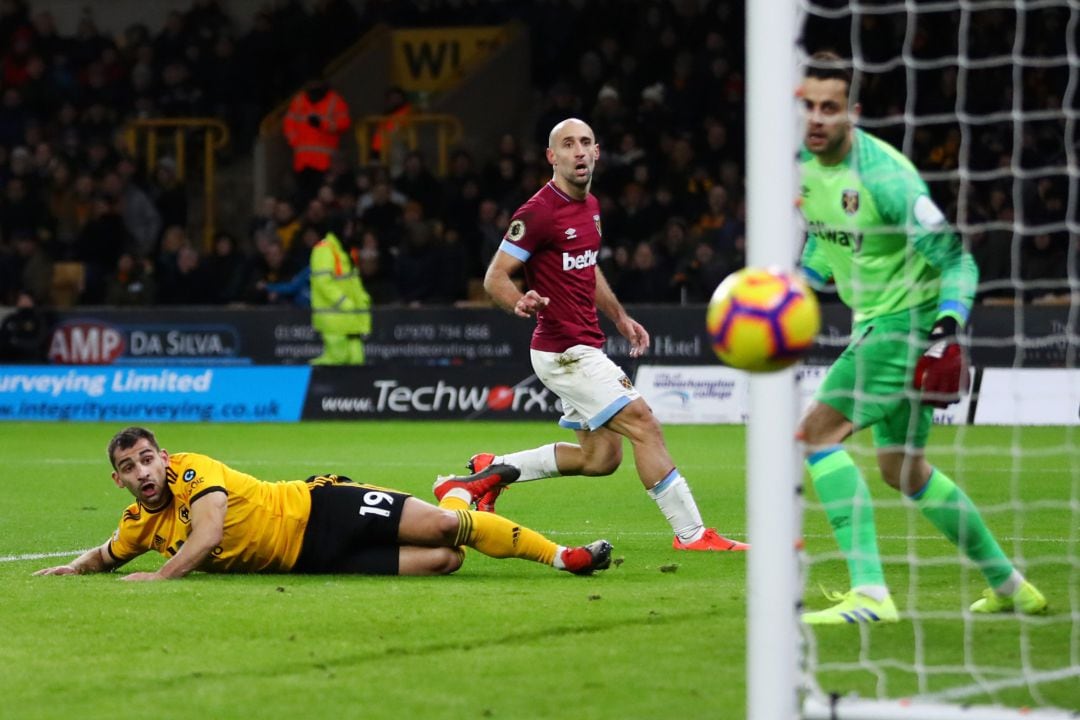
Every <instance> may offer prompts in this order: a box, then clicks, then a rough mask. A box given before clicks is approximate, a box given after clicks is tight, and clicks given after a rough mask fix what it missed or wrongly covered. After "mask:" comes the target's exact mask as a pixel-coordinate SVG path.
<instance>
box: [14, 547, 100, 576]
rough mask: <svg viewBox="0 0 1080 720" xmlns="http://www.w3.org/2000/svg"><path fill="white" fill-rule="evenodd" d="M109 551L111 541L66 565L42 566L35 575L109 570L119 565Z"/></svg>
mask: <svg viewBox="0 0 1080 720" xmlns="http://www.w3.org/2000/svg"><path fill="white" fill-rule="evenodd" d="M119 564H120V562H119V561H117V560H116V558H114V557H113V556H112V554H111V553H110V552H109V541H108V540H106V541H105V542H104V543H102V544H101V545H99V546H97V547H95V548H91V549H89V550H87V551H86V552H84V553H83V554H82V555H80V556H79V557H77V558H75V559H74V560H72V561H71V562H69V563H68V564H66V565H57V566H55V567H49V568H42V569H41V570H38V571H37V572H35V573H34V574H35V575H87V574H89V573H99V572H108V571H110V570H112V569H113V568H114V567H116V566H117V565H119Z"/></svg>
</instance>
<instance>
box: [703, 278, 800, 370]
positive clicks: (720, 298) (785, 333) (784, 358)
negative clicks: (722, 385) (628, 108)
mask: <svg viewBox="0 0 1080 720" xmlns="http://www.w3.org/2000/svg"><path fill="white" fill-rule="evenodd" d="M705 327H706V329H707V331H708V333H709V341H710V342H711V343H712V347H713V351H714V352H715V353H716V356H717V357H719V358H720V360H721V361H722V362H724V363H725V364H727V365H730V366H731V367H734V368H739V369H740V370H749V371H751V372H773V371H776V370H781V369H783V368H786V367H788V366H790V365H792V364H794V363H795V362H797V361H798V360H799V358H801V357H802V356H803V354H805V353H806V351H807V350H809V349H810V346H811V345H813V344H814V338H815V337H817V333H818V330H819V329H820V327H821V312H820V310H819V308H818V301H817V297H816V296H815V295H814V291H813V290H811V289H810V286H808V285H807V284H806V282H805V281H803V280H802V278H800V277H798V276H797V275H795V274H794V273H789V272H784V271H782V270H779V269H776V268H743V269H742V270H739V271H737V272H734V273H732V274H731V275H728V276H727V277H726V278H725V279H724V281H723V282H722V283H720V285H718V286H717V288H716V290H715V292H713V296H712V299H711V300H709V308H708V312H707V314H706V317H705Z"/></svg>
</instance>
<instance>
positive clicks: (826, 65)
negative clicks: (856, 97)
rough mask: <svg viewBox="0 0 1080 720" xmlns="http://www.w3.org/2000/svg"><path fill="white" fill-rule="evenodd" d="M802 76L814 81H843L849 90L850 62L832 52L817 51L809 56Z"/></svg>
mask: <svg viewBox="0 0 1080 720" xmlns="http://www.w3.org/2000/svg"><path fill="white" fill-rule="evenodd" d="M803 74H804V75H805V76H806V77H808V78H814V79H815V80H843V81H844V83H845V84H846V85H847V87H848V90H851V62H850V61H848V60H845V59H844V58H842V57H840V56H839V55H838V54H836V53H835V52H833V51H832V50H818V51H817V52H816V53H814V54H813V55H811V56H810V57H809V59H807V61H806V70H805V71H804V72H803Z"/></svg>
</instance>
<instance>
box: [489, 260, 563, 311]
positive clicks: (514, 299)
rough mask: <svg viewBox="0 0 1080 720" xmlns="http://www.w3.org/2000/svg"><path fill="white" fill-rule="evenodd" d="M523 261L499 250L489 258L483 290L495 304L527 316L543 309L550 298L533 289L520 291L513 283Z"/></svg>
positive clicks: (523, 264) (522, 265)
mask: <svg viewBox="0 0 1080 720" xmlns="http://www.w3.org/2000/svg"><path fill="white" fill-rule="evenodd" d="M524 266H525V263H524V262H522V261H521V260H519V259H517V258H516V257H514V256H513V255H511V254H510V253H507V252H503V251H501V250H499V251H496V253H495V257H493V258H491V263H490V264H489V265H488V269H487V272H486V273H484V290H486V291H487V294H488V295H489V296H490V297H491V299H492V300H494V301H495V304H496V305H498V306H499V307H501V308H502V309H503V310H506V311H507V312H512V313H514V314H515V315H517V316H518V317H529V316H531V315H535V314H536V313H537V312H539V311H540V310H543V309H544V308H545V307H547V306H548V303H549V302H551V299H550V298H546V297H543V296H541V295H540V293H538V292H536V291H535V290H529V291H528V292H525V293H522V292H521V291H520V290H518V288H517V285H515V284H514V280H513V276H514V275H515V274H517V273H518V272H519V271H520V270H521V268H522V267H524Z"/></svg>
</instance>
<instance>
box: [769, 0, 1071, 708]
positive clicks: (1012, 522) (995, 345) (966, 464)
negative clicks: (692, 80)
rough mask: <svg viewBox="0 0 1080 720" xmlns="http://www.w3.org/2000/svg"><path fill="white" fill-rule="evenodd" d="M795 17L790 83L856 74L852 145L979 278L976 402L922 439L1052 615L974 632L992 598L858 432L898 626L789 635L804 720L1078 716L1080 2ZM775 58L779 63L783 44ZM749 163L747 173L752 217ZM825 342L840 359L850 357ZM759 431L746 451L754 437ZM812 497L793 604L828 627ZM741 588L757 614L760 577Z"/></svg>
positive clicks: (834, 556) (1033, 0) (824, 525)
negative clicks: (822, 74) (884, 152)
mask: <svg viewBox="0 0 1080 720" xmlns="http://www.w3.org/2000/svg"><path fill="white" fill-rule="evenodd" d="M755 4H756V3H755ZM797 7H798V12H797V14H796V24H797V25H798V33H799V42H798V43H797V45H796V47H797V49H796V50H795V53H794V56H793V57H791V58H790V60H791V64H792V65H793V66H799V67H801V66H802V64H803V63H804V62H805V61H806V60H807V58H808V57H809V55H810V54H812V53H814V52H815V51H818V50H832V51H835V52H837V53H838V54H839V55H840V56H841V57H843V58H845V60H846V61H847V62H849V67H850V69H851V70H852V72H853V82H852V102H858V103H860V104H861V106H862V113H861V116H860V119H859V121H858V124H859V126H860V127H861V128H863V129H865V130H867V131H869V132H871V133H873V134H875V135H877V136H878V137H880V138H882V139H883V140H885V141H887V142H889V143H890V144H892V145H893V146H894V147H896V148H897V149H899V150H901V151H902V152H903V153H904V155H905V156H906V157H908V158H909V159H910V160H911V161H912V162H913V163H914V164H915V166H916V167H917V168H918V169H919V171H920V173H921V174H922V176H923V178H924V179H925V180H926V182H927V184H928V185H929V187H930V191H931V194H932V195H933V197H934V199H935V201H936V202H937V204H938V205H939V206H940V207H941V208H942V209H943V210H945V212H946V215H947V216H948V218H949V221H950V222H951V223H952V225H953V226H954V228H955V230H956V232H957V233H958V234H959V235H960V236H961V237H962V238H963V240H964V243H965V245H966V246H967V247H968V248H969V250H970V251H971V252H972V254H973V255H974V257H975V259H976V262H977V264H978V265H979V269H980V283H979V287H978V295H977V298H976V308H975V310H974V311H973V314H972V319H971V323H970V328H971V338H970V349H971V354H972V357H973V365H974V375H973V377H974V380H973V386H972V393H971V395H970V397H969V398H968V399H966V400H965V401H964V402H963V403H961V404H960V405H954V406H952V407H951V408H950V409H949V410H947V411H945V412H941V413H938V416H937V420H938V421H939V422H940V423H945V424H948V427H943V426H942V425H935V427H934V428H933V429H932V431H931V434H930V440H929V444H928V446H927V457H928V459H929V460H930V462H931V464H933V465H935V466H936V467H940V468H941V469H942V470H943V471H944V472H946V473H947V474H948V475H949V477H951V478H952V479H953V480H954V481H955V483H956V485H957V486H958V487H960V488H961V489H963V490H964V491H965V492H966V493H967V494H968V495H969V496H970V497H971V498H972V500H973V502H974V504H975V505H976V506H977V507H978V508H979V510H980V512H981V513H982V515H983V519H984V520H985V521H986V525H987V526H988V527H989V528H990V530H991V532H992V533H993V534H994V535H995V536H996V538H997V541H998V543H999V544H1000V545H1001V547H1002V549H1003V550H1004V552H1005V554H1006V555H1007V556H1009V558H1010V559H1011V560H1012V561H1013V563H1014V564H1015V566H1016V568H1017V569H1018V570H1019V571H1020V572H1022V573H1023V574H1024V575H1025V576H1026V577H1027V578H1028V579H1030V580H1031V581H1032V582H1034V583H1035V584H1036V585H1038V587H1039V588H1040V589H1041V590H1042V591H1043V592H1044V594H1045V595H1046V596H1047V598H1048V599H1049V601H1050V612H1049V613H1048V614H1046V615H1038V616H1023V615H1020V614H1012V613H1008V614H997V615H978V614H975V613H972V612H971V611H970V610H969V609H968V608H969V606H970V605H971V604H972V603H973V602H975V601H976V600H977V599H978V598H979V597H980V593H981V592H982V590H983V589H984V588H985V587H986V581H985V580H984V579H983V576H982V574H981V573H980V571H979V569H978V568H977V567H975V566H974V564H973V563H972V562H970V561H969V560H967V559H966V558H965V557H964V556H963V554H962V553H960V552H958V551H957V549H956V548H955V547H954V546H953V545H952V544H950V543H949V542H948V541H947V540H946V539H945V538H944V537H943V536H942V535H941V534H940V533H939V532H937V531H936V530H935V529H934V527H933V526H932V525H930V523H928V522H927V520H926V519H925V518H924V517H923V516H922V514H921V513H920V511H919V510H918V508H917V507H915V505H914V503H912V502H910V501H908V500H905V499H902V498H901V497H900V496H899V495H898V494H897V493H895V492H894V491H892V490H891V489H889V488H888V487H886V486H885V484H884V483H883V482H882V481H881V477H880V473H879V471H878V468H877V463H876V455H875V452H874V450H873V448H872V447H871V443H870V438H869V431H862V432H860V433H858V434H857V435H856V436H854V438H852V439H850V440H849V441H848V442H847V443H846V444H845V447H846V449H847V451H848V452H849V453H850V454H851V456H852V457H853V458H854V460H855V463H856V465H857V466H858V467H859V468H860V470H861V471H862V475H863V477H865V479H866V482H867V484H868V485H869V486H870V487H871V492H872V497H873V503H874V508H875V514H876V519H877V533H878V542H879V547H880V552H881V558H882V561H883V564H884V570H885V576H886V580H887V582H888V585H889V588H890V590H891V592H892V596H893V598H894V599H895V600H896V603H897V606H898V607H899V610H900V616H901V621H900V622H899V623H897V624H895V625H874V626H865V625H857V626H835V627H815V628H810V627H800V629H799V633H800V634H801V642H800V643H799V645H800V647H799V648H798V652H799V653H800V656H801V667H800V669H799V675H800V676H801V677H800V680H801V682H800V683H799V684H800V685H801V687H802V695H801V699H800V708H801V713H802V716H803V717H805V718H830V719H832V718H836V719H840V718H866V719H868V720H869V719H872V718H920V719H923V720H935V719H936V718H941V719H942V720H945V719H947V718H980V719H981V720H995V719H997V718H1002V719H1005V718H1032V719H1034V718H1067V717H1071V718H1076V717H1080V418H1078V413H1080V358H1078V348H1080V335H1078V326H1080V160H1078V157H1080V126H1078V123H1077V120H1078V116H1080V49H1078V38H1080V0H1030V1H1027V2H1024V1H1023V0H1016V1H1010V2H1005V1H1003V0H968V1H965V0H950V1H945V0H942V1H937V0H908V1H907V2H889V1H887V0H879V1H874V2H856V1H846V0H844V1H841V0H836V1H830V0H816V1H815V0H801V1H800V2H799V3H798V4H797ZM753 11H754V10H753V7H752V5H751V6H750V7H749V8H748V12H751V13H752V12H753ZM752 42H753V37H752V36H750V37H749V41H748V44H750V43H752ZM777 42H779V39H778V40H777ZM748 52H749V53H750V60H749V65H750V67H749V72H748V80H749V83H750V87H751V93H753V83H754V82H755V72H754V53H755V52H756V50H755V48H754V47H752V45H751V47H750V48H749V51H748ZM768 52H771V53H773V54H774V58H775V55H776V48H775V46H774V47H773V48H771V50H769V51H768ZM775 61H776V62H778V63H783V62H785V60H784V59H783V58H776V59H775ZM758 66H759V67H760V59H759V65H758ZM796 72H798V71H796ZM757 77H758V78H759V79H760V77H761V75H760V74H759V75H758V76H757ZM751 110H753V106H752V105H751ZM754 122H755V121H754V118H753V117H751V118H749V120H748V125H749V126H750V127H751V128H752V127H753V125H754ZM781 124H782V123H781ZM751 151H753V143H752V142H751ZM754 162H755V158H754V156H753V154H751V156H750V158H749V163H750V165H751V173H750V184H749V187H748V193H749V195H750V197H751V205H750V207H751V208H753V203H752V201H753V195H754V193H755V188H754V184H753V182H754V177H753V176H754V173H753V164H754ZM766 192H772V193H774V194H775V192H776V189H775V188H773V189H772V190H771V191H766ZM750 222H751V228H750V230H751V232H750V236H749V241H750V243H751V246H752V244H753V243H754V242H755V235H754V228H753V219H752V218H751V221H750ZM777 252H778V253H780V255H783V253H784V252H787V253H788V254H790V248H787V249H786V250H784V249H780V250H778V251H777ZM756 257H757V260H755V256H754V255H753V253H752V252H751V261H752V262H758V263H760V262H762V260H761V258H763V257H765V256H764V255H762V254H761V253H758V255H757V256H756ZM777 257H779V259H780V260H781V262H785V261H787V262H789V261H788V260H787V258H784V257H780V256H779V255H778V256H777ZM823 299H824V300H826V301H828V300H829V297H828V295H827V294H826V295H824V296H823ZM834 299H835V298H834ZM833 337H834V338H836V343H837V344H836V346H835V348H834V349H835V350H836V351H838V350H839V349H840V348H842V347H843V345H844V344H845V343H846V340H847V338H846V337H837V333H835V332H834V333H833ZM808 374H809V375H811V376H813V375H814V372H813V371H811V372H809V373H808ZM804 390H805V388H804ZM781 411H786V409H784V410H781ZM750 422H751V428H750V431H749V432H750V433H751V435H753V434H754V432H755V431H754V423H755V422H759V420H758V419H757V418H755V417H754V416H753V415H752V416H751V420H750ZM780 427H781V428H784V427H787V425H786V424H784V423H781V424H780ZM759 432H761V433H764V432H766V431H764V430H760V431H759ZM772 437H773V438H775V433H774V434H773V435H772ZM749 453H750V455H749V458H748V462H749V464H750V466H751V477H750V480H751V484H753V482H754V476H753V466H754V462H755V460H754V456H753V453H754V448H753V447H750V449H749ZM806 484H807V486H808V487H807V492H806V493H805V495H804V496H803V502H802V512H803V526H802V531H803V538H804V541H805V545H804V550H803V553H802V558H801V559H802V562H801V578H800V580H801V582H800V584H799V586H798V587H797V588H796V593H797V594H799V595H800V596H801V597H802V598H803V599H804V600H805V602H806V603H807V604H808V605H809V604H816V607H817V608H820V607H824V606H826V605H827V604H828V602H827V601H825V600H824V599H823V598H821V597H820V596H818V592H819V591H818V586H819V585H821V586H823V587H830V588H831V589H841V590H847V587H846V585H844V584H845V583H846V582H847V575H846V568H845V564H844V557H843V556H842V555H841V554H840V552H839V551H838V549H837V544H836V542H835V540H834V538H833V536H832V533H831V530H830V527H829V524H828V522H827V520H826V519H825V513H824V509H823V506H822V505H821V504H820V502H819V500H818V498H817V497H816V495H815V493H814V492H813V491H812V490H811V489H810V488H809V485H810V483H809V482H808V481H807V482H806ZM753 523H754V521H753V519H751V529H752V531H753V527H754V524H753ZM756 548H757V546H756V545H755V551H754V552H756V551H757V550H756ZM750 582H751V590H750V596H751V599H752V600H753V599H754V598H755V597H760V596H755V590H754V587H753V583H754V582H755V574H754V567H753V564H752V565H751V573H750ZM837 585H843V587H837ZM815 596H817V597H815ZM781 627H786V626H785V625H783V624H781ZM758 637H760V636H758ZM754 639H755V635H754V631H753V630H751V633H750V640H751V642H754ZM753 652H754V650H753V649H751V653H753ZM749 668H750V669H749V671H748V672H749V674H750V679H749V688H750V694H751V700H750V703H749V704H750V707H751V710H753V707H754V702H755V701H754V700H753V693H754V685H755V682H754V672H755V669H754V664H753V663H751V664H750V666H749ZM751 718H753V720H757V718H756V717H755V716H754V713H753V712H751Z"/></svg>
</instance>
